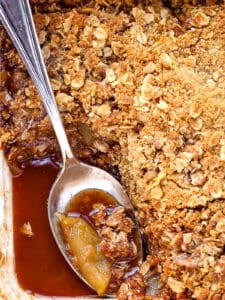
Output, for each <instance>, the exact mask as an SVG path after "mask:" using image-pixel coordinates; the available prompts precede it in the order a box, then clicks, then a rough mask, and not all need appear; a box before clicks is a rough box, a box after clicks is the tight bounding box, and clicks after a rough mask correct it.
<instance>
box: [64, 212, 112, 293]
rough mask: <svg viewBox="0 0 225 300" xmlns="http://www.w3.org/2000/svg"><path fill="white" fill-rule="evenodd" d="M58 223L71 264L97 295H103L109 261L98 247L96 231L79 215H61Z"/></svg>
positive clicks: (107, 278)
mask: <svg viewBox="0 0 225 300" xmlns="http://www.w3.org/2000/svg"><path fill="white" fill-rule="evenodd" d="M60 224H61V228H62V233H63V237H64V240H65V242H66V243H67V246H68V250H69V253H70V255H71V261H72V263H73V265H74V266H75V268H77V269H78V270H79V272H80V273H81V275H82V276H83V277H84V278H85V279H86V280H87V282H88V283H89V284H90V285H91V286H92V287H93V289H94V290H95V291H96V292H97V293H98V295H100V296H101V295H104V294H105V292H106V290H107V287H108V285H109V281H110V277H111V263H110V262H109V261H108V260H107V258H106V257H105V256H104V254H103V252H102V250H101V249H100V246H99V244H100V242H101V239H100V237H99V236H98V234H97V232H96V231H95V230H94V229H93V228H92V226H91V225H90V224H89V223H88V222H87V221H85V220H84V219H82V218H80V217H74V216H72V217H67V216H61V217H60Z"/></svg>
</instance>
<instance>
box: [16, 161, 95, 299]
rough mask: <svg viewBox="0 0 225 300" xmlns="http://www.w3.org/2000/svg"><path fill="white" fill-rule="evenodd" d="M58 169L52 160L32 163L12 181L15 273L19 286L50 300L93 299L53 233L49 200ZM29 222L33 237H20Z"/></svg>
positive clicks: (22, 235) (89, 290)
mask: <svg viewBox="0 0 225 300" xmlns="http://www.w3.org/2000/svg"><path fill="white" fill-rule="evenodd" d="M57 172H58V169H57V168H56V167H55V166H54V165H53V164H51V163H50V161H49V160H47V161H42V162H36V163H35V162H32V163H31V162H29V163H27V164H26V166H25V170H24V172H23V174H22V175H20V176H19V177H16V178H13V222H14V252H15V271H16V274H17V278H18V282H19V284H20V286H21V287H22V288H23V289H24V290H26V291H29V292H31V293H33V294H40V295H47V296H84V295H94V294H95V293H94V292H93V291H92V290H91V289H89V288H88V287H87V286H86V285H85V284H84V283H83V282H82V281H81V280H80V279H79V278H78V277H77V276H76V274H75V273H74V272H73V271H72V269H70V267H69V266H68V265H67V263H66V261H65V260H64V258H63V256H62V255H61V253H60V251H59V249H58V247H57V245H56V243H55V241H54V239H53V236H52V233H51V231H50V227H49V223H48V216H47V198H48V194H49V191H50V189H51V186H52V184H53V182H54V180H55V178H56V175H57ZM27 222H30V224H31V227H32V231H33V233H34V236H32V237H28V236H26V235H24V234H22V233H21V231H20V228H21V226H23V224H24V223H27Z"/></svg>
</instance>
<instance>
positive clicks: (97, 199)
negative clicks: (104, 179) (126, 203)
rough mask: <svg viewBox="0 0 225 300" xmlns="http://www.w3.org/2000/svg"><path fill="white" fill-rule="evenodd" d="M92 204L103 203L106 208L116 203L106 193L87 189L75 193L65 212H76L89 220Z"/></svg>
mask: <svg viewBox="0 0 225 300" xmlns="http://www.w3.org/2000/svg"><path fill="white" fill-rule="evenodd" d="M94 204H104V205H105V206H106V207H107V210H108V211H110V209H112V208H114V207H115V206H116V205H117V202H116V200H115V199H114V198H113V197H112V196H111V195H110V194H108V193H106V192H104V191H101V190H97V189H87V190H84V191H82V192H80V193H78V194H77V195H75V196H74V197H73V198H72V199H71V201H70V203H69V205H68V207H67V213H68V215H71V213H77V214H80V215H82V216H83V217H84V218H85V219H88V221H90V220H89V215H90V214H91V213H92V211H93V210H94V209H93V205H94Z"/></svg>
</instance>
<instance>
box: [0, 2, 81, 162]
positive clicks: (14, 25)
mask: <svg viewBox="0 0 225 300" xmlns="http://www.w3.org/2000/svg"><path fill="white" fill-rule="evenodd" d="M0 20H1V22H2V23H3V25H4V27H5V29H6V30H7V32H8V34H9V36H10V37H11V39H12V41H13V43H14V45H15V47H16V49H17V51H18V53H19V54H20V56H21V58H22V60H23V62H24V64H25V66H26V68H27V70H28V73H29V74H30V76H31V78H32V80H33V82H34V84H35V86H36V88H37V90H38V92H39V94H40V96H41V98H42V101H43V104H44V107H45V109H46V111H47V113H48V115H49V118H50V120H51V123H52V126H53V128H54V130H55V134H56V137H57V139H58V142H59V145H60V149H61V153H62V159H63V164H64V165H65V163H66V161H67V159H73V160H75V161H76V162H77V160H76V159H75V157H74V155H73V153H72V150H71V148H70V145H69V142H68V139H67V136H66V133H65V129H64V127H63V123H62V120H61V117H60V114H59V111H58V109H57V105H56V101H55V97H54V94H53V91H52V88H51V84H50V80H49V77H48V73H47V70H46V67H45V63H44V60H43V57H42V53H41V49H40V45H39V42H38V37H37V34H36V30H35V26H34V22H33V18H32V13H31V8H30V4H29V0H0Z"/></svg>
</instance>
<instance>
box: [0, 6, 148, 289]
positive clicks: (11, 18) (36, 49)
mask: <svg viewBox="0 0 225 300" xmlns="http://www.w3.org/2000/svg"><path fill="white" fill-rule="evenodd" d="M0 18H1V21H2V23H3V25H4V26H5V28H6V30H7V31H8V34H9V36H10V37H11V39H12V41H13V43H14V45H15V47H16V48H17V51H18V53H19V54H20V56H21V58H22V60H23V62H24V64H25V66H26V68H27V70H28V72H29V74H30V76H31V78H32V79H33V82H34V84H35V86H36V88H37V90H38V92H39V95H40V96H41V99H42V101H43V104H44V107H45V109H46V112H47V113H48V116H49V118H50V120H51V123H52V126H53V128H54V131H55V134H56V137H57V139H58V143H59V146H60V150H61V154H62V169H61V171H60V172H59V175H58V178H57V179H56V181H55V183H54V185H53V187H52V189H51V192H50V195H49V199H48V217H49V223H50V227H51V230H52V233H53V236H54V238H55V240H56V243H57V245H58V247H59V249H60V250H61V252H62V254H63V256H64V257H65V259H66V261H67V262H68V263H69V265H70V266H71V268H72V269H73V270H74V271H75V272H76V274H77V275H78V276H79V277H80V278H81V279H82V280H83V281H84V282H86V284H87V285H89V286H90V284H89V283H88V282H87V281H86V279H85V278H84V277H83V276H82V275H81V273H80V272H79V270H78V269H77V268H75V267H74V265H73V264H72V263H71V261H70V259H69V254H68V253H67V251H66V246H65V243H64V241H63V237H62V234H61V230H60V225H59V221H58V219H57V217H56V213H64V212H65V211H66V207H67V205H68V203H69V202H70V201H71V199H72V198H73V197H74V196H75V195H76V194H78V193H79V192H81V191H84V190H87V189H98V190H102V191H104V192H106V193H108V194H110V195H111V196H112V197H113V198H114V199H115V202H117V204H118V205H121V206H123V207H124V208H125V209H127V210H129V212H130V211H132V210H133V207H132V204H131V202H130V200H129V198H128V196H127V194H126V192H125V191H124V189H123V187H122V186H121V184H120V183H119V182H118V181H117V180H116V179H115V178H114V177H113V176H111V175H110V174H108V173H107V172H105V171H103V170H101V169H99V168H96V167H93V166H90V165H87V164H84V163H81V162H80V161H78V160H77V159H76V158H75V157H74V155H73V152H72V150H71V148H70V145H69V142H68V139H67V136H66V133H65V129H64V127H63V123H62V120H61V117H60V114H59V111H58V109H57V105H56V102H55V97H54V94H53V91H52V89H51V84H50V80H49V77H48V74H47V70H46V67H45V63H44V61H43V57H42V54H41V49H40V46H39V42H38V38H37V34H36V31H35V26H34V22H33V19H32V13H31V9H30V5H29V0H20V1H18V0H10V1H9V0H0ZM133 215H134V214H133ZM135 224H136V226H137V232H138V236H137V238H138V241H137V243H138V244H139V245H138V246H139V248H140V251H139V252H140V259H139V261H140V262H141V261H142V239H141V234H140V231H139V228H138V224H137V222H135ZM90 287H91V286H90Z"/></svg>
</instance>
